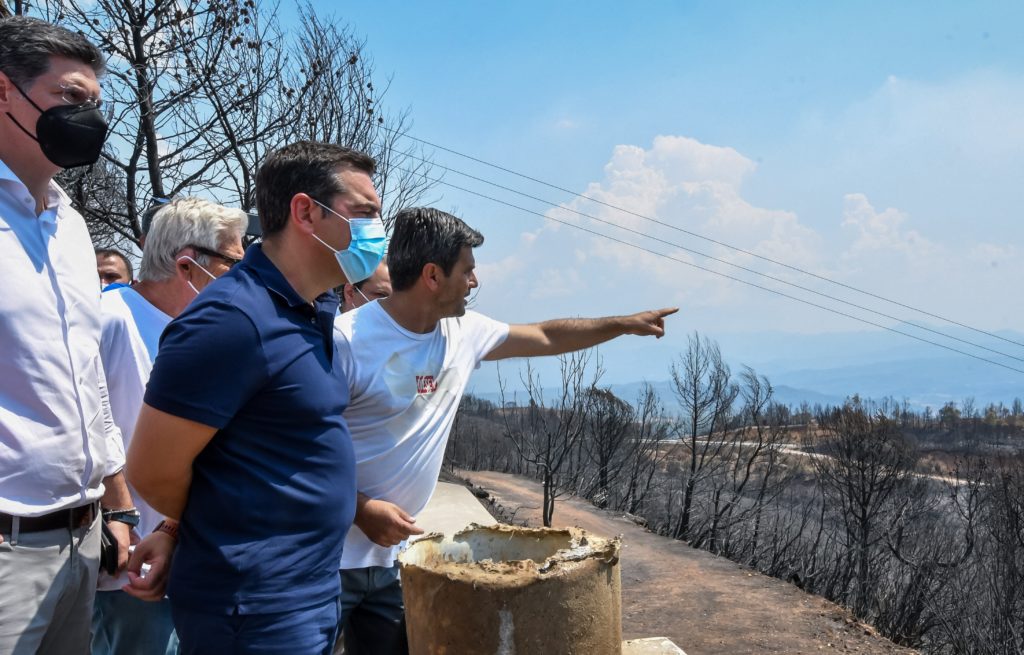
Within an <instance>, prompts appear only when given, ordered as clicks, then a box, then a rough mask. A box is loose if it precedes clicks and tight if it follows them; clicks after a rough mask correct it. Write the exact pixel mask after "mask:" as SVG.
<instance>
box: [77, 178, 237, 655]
mask: <svg viewBox="0 0 1024 655" xmlns="http://www.w3.org/2000/svg"><path fill="white" fill-rule="evenodd" d="M247 224H248V217H247V216H246V214H245V212H243V211H242V210H240V209H228V208H227V207H222V206H220V205H217V204H214V203H212V202H209V201H207V200H202V199H200V198H178V199H175V200H172V201H171V202H169V203H166V204H163V205H160V210H159V211H158V212H156V214H155V216H154V217H153V220H152V227H151V228H150V229H149V230H148V234H147V236H146V245H145V247H144V248H143V250H142V267H141V269H140V270H139V281H138V282H137V283H135V285H134V286H124V287H120V288H117V289H108V290H107V291H106V292H104V293H103V297H102V300H101V301H100V306H101V308H102V310H103V328H102V338H101V340H100V356H101V357H102V358H103V369H104V371H105V372H106V377H107V386H108V388H109V390H110V409H111V412H112V414H113V417H114V423H115V424H116V425H117V427H118V428H119V429H120V431H121V435H122V437H123V439H124V446H125V449H127V448H128V444H129V443H130V441H131V437H132V433H133V432H134V431H135V421H136V419H137V418H138V416H139V410H140V409H141V408H142V398H143V395H144V394H145V392H146V382H148V381H149V374H150V372H151V371H152V370H153V360H155V359H156V353H157V347H158V345H159V342H160V335H161V334H162V333H163V331H164V328H165V327H167V324H168V323H170V322H171V319H173V318H174V317H176V316H177V315H178V314H180V313H181V312H182V311H183V310H184V309H185V307H187V306H188V304H189V303H190V302H192V299H193V298H195V297H196V296H197V295H199V292H200V291H202V290H203V289H204V288H205V287H206V285H207V284H209V283H210V282H212V281H213V280H215V279H216V278H218V277H220V276H221V275H223V274H224V273H227V272H228V271H229V270H231V267H232V266H233V265H234V264H236V263H238V262H239V261H241V260H242V257H243V256H244V255H245V251H244V250H243V248H242V233H243V232H244V231H245V228H246V225H247ZM132 496H134V497H135V498H136V501H135V502H136V505H137V506H138V509H139V513H140V521H139V525H138V526H137V528H136V531H137V533H138V536H140V537H145V538H146V541H144V543H143V544H140V545H139V547H138V548H137V549H136V552H137V553H138V557H137V558H134V559H133V561H132V564H133V566H132V567H129V568H130V569H132V568H135V565H136V560H138V559H141V558H142V557H143V556H144V554H145V556H147V557H151V556H152V555H151V552H152V549H151V548H150V547H156V548H160V549H162V551H163V553H168V552H169V551H173V548H174V545H175V536H174V535H175V533H176V526H177V521H172V520H171V519H165V518H164V517H163V516H162V515H161V514H160V513H159V512H157V511H155V510H153V509H152V508H151V507H149V506H148V505H147V504H146V503H145V502H144V501H143V500H142V499H141V498H139V497H138V495H137V494H135V493H134V492H133V493H132ZM168 524H170V530H168V531H165V529H166V528H167V525H168ZM155 540H162V541H163V543H162V544H152V543H150V542H152V541H155ZM169 559H170V558H169V556H167V555H166V554H165V555H163V558H162V559H160V560H158V561H153V562H152V563H153V568H152V569H151V570H150V571H149V574H148V575H147V576H146V577H145V578H142V579H141V580H140V579H137V578H136V579H135V580H134V581H133V584H132V586H129V587H126V588H125V591H121V589H122V586H123V585H124V581H123V580H118V579H114V578H111V577H109V576H101V578H100V593H99V594H97V596H96V608H95V611H94V612H93V638H92V655H133V654H134V653H152V654H158V653H175V652H177V643H178V642H177V638H176V636H175V635H174V623H173V621H172V619H171V607H170V602H169V601H168V600H167V599H166V598H163V590H164V585H163V582H164V580H165V579H166V573H167V564H168V563H169ZM138 563H139V564H141V562H138ZM146 600H156V601H157V602H146Z"/></svg>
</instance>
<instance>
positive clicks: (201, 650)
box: [171, 599, 339, 655]
mask: <svg viewBox="0 0 1024 655" xmlns="http://www.w3.org/2000/svg"><path fill="white" fill-rule="evenodd" d="M171 614H172V615H173V616H174V629H175V630H176V631H177V633H178V640H179V642H180V652H181V653H182V655H227V654H229V653H230V654H231V655H236V654H237V655H242V654H243V653H244V654H246V655H248V654H250V653H251V654H252V655H280V653H289V654H294V655H331V651H332V650H333V648H334V639H335V637H336V636H337V633H338V617H339V607H338V601H337V600H336V599H335V600H331V601H328V602H326V603H323V604H321V605H315V606H313V607H307V608H303V609H300V610H294V611H291V612H278V613H275V614H237V613H236V614H215V613H207V612H197V611H195V610H191V609H189V608H187V607H184V606H181V605H176V604H175V603H174V602H173V601H172V603H171Z"/></svg>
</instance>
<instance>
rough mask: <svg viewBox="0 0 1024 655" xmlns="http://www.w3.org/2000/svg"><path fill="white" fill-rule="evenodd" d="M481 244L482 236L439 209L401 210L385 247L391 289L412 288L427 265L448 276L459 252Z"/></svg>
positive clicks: (415, 208)
mask: <svg viewBox="0 0 1024 655" xmlns="http://www.w3.org/2000/svg"><path fill="white" fill-rule="evenodd" d="M483 242H484V235H482V234H480V233H479V232H477V231H476V230H474V229H473V228H471V227H469V226H468V225H466V224H465V223H463V222H462V220H461V219H459V218H456V217H455V216H452V215H451V214H448V213H446V212H443V211H441V210H440V209H433V208H431V207H412V208H411V209H403V210H402V211H400V212H398V214H396V215H395V229H394V233H393V234H392V235H391V243H390V245H389V246H388V269H389V270H390V271H391V288H392V289H393V290H394V291H405V290H406V289H411V288H412V286H413V285H414V284H416V280H417V279H418V278H419V276H420V273H422V272H423V267H424V266H426V265H427V264H437V265H438V266H440V267H441V270H443V271H444V274H445V275H451V272H452V269H453V268H454V267H455V262H457V261H459V255H460V254H461V253H462V249H463V248H464V247H465V246H469V247H470V248H476V247H477V246H479V245H480V244H482V243H483Z"/></svg>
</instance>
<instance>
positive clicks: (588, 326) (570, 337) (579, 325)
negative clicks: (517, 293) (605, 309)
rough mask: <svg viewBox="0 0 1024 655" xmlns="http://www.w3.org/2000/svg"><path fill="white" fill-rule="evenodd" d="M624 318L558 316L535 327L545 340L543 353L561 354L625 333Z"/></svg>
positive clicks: (600, 342)
mask: <svg viewBox="0 0 1024 655" xmlns="http://www.w3.org/2000/svg"><path fill="white" fill-rule="evenodd" d="M625 319H626V317H625V316H606V317H604V318H559V319H554V320H551V321H544V322H543V323H538V324H537V327H538V329H540V331H541V332H542V333H543V334H544V337H545V340H546V352H544V353H543V354H544V355H561V354H563V353H567V352H572V351H575V350H583V349H584V348H590V347H591V346H596V345H598V344H602V343H604V342H605V341H610V340H612V339H614V338H615V337H620V336H622V335H623V334H626V330H627V324H626V320H625Z"/></svg>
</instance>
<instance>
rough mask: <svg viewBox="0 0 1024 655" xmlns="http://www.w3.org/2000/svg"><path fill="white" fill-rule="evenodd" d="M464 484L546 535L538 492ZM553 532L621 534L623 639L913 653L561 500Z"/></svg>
mask: <svg viewBox="0 0 1024 655" xmlns="http://www.w3.org/2000/svg"><path fill="white" fill-rule="evenodd" d="M463 476H464V477H465V478H467V479H468V480H469V481H470V482H471V483H472V484H473V485H475V486H478V487H482V488H483V489H485V490H487V491H488V492H490V494H491V495H492V497H493V499H494V500H495V502H496V503H497V504H499V505H501V506H502V507H503V508H505V509H506V510H507V511H509V512H513V511H514V512H515V514H514V517H515V520H516V521H517V522H518V521H520V520H525V521H526V522H528V524H529V525H540V518H539V517H540V512H539V507H540V503H541V487H540V485H539V484H538V483H536V482H534V481H533V480H527V479H525V478H520V477H517V476H512V475H507V474H502V473H492V472H480V471H474V472H465V473H464V474H463ZM508 515H509V514H505V517H506V519H507V517H508ZM554 522H555V524H556V526H570V525H572V526H579V527H581V528H584V529H586V530H590V531H592V532H594V533H595V534H600V535H605V536H610V535H614V534H622V543H623V550H622V559H621V562H622V596H623V598H622V614H623V616H622V629H623V638H624V639H637V638H640V637H654V636H663V637H668V638H670V639H672V640H673V641H674V642H676V643H677V644H678V645H679V646H680V647H682V648H683V649H684V650H685V651H686V652H687V654H688V655H735V654H737V653H820V652H825V651H834V652H857V653H912V652H914V651H912V650H909V649H905V648H901V647H898V646H896V645H894V644H893V643H892V642H890V641H888V640H887V639H884V638H882V637H880V636H878V635H876V634H875V633H874V631H873V630H872V629H871V628H869V627H867V626H865V625H863V624H861V623H858V622H856V621H854V620H853V619H852V617H851V616H850V614H849V612H847V611H846V610H844V609H842V608H841V607H838V606H837V605H835V604H833V603H830V602H828V601H826V600H824V599H822V598H820V597H818V596H813V595H811V594H807V593H804V592H803V591H801V590H799V589H797V588H796V587H794V586H793V585H790V584H787V583H785V582H782V581H780V580H776V579H774V578H770V577H768V576H764V575H761V574H759V573H757V572H755V571H752V570H750V569H748V568H746V567H744V566H740V565H738V564H735V563H733V562H730V561H729V560H727V559H724V558H721V557H716V556H714V555H711V554H709V553H707V552H704V551H700V550H696V549H693V548H690V547H689V546H687V545H686V544H685V543H683V542H681V541H676V540H673V539H668V538H666V537H660V536H658V535H655V534H652V533H650V532H648V531H647V530H645V529H643V528H641V527H640V526H638V525H636V524H634V523H632V522H631V521H629V520H627V519H625V518H623V517H621V516H616V515H615V514H613V513H611V512H605V511H602V510H599V509H597V508H595V507H593V506H591V505H589V504H588V503H585V502H583V501H580V500H577V499H574V498H573V499H567V500H564V501H563V500H560V501H559V502H558V503H557V505H556V506H555V515H554Z"/></svg>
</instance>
